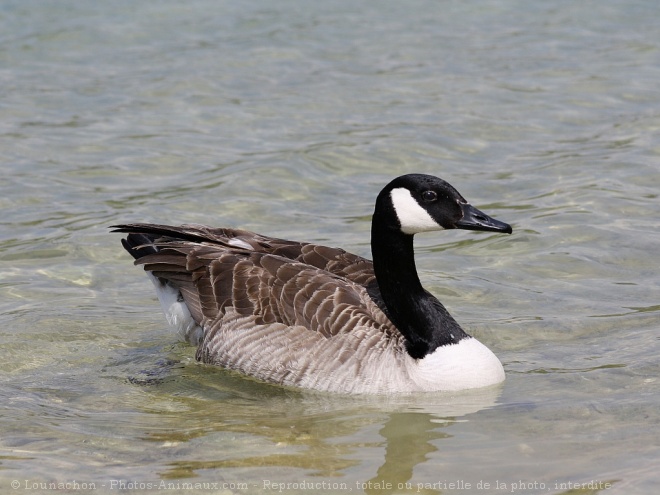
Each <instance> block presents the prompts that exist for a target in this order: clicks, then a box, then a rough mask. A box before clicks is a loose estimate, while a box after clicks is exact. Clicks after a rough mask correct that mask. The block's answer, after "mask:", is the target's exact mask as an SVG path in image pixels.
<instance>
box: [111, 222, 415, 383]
mask: <svg viewBox="0 0 660 495" xmlns="http://www.w3.org/2000/svg"><path fill="white" fill-rule="evenodd" d="M116 230H117V231H119V232H128V233H139V234H142V236H141V237H142V238H143V239H144V238H145V236H146V238H148V239H149V240H150V243H149V244H148V245H145V243H144V242H142V243H138V240H137V239H135V238H134V239H131V235H129V238H128V243H129V244H131V243H132V249H133V253H132V254H133V255H134V257H136V261H135V263H136V264H138V265H144V269H145V270H147V271H149V272H151V273H152V274H153V275H154V276H156V277H158V278H159V279H161V280H163V281H166V283H167V284H170V285H172V286H174V287H175V288H177V289H178V290H179V291H180V294H181V296H182V298H183V300H184V302H185V304H186V306H187V308H188V310H189V311H190V314H191V315H192V317H193V318H194V320H195V321H196V323H197V324H198V325H199V326H200V327H201V328H202V329H203V336H202V339H201V342H192V343H193V344H198V349H197V355H196V356H197V359H198V360H199V361H202V362H204V363H210V364H214V365H220V366H223V367H225V368H229V369H234V370H238V371H241V372H243V373H245V374H247V375H251V376H254V377H256V378H259V379H261V380H265V381H269V382H273V383H278V384H282V385H291V386H298V387H304V388H312V389H316V390H324V391H335V392H346V393H364V392H369V393H385V392H412V391H416V390H427V388H426V387H427V384H425V383H417V382H416V380H415V377H416V367H417V364H418V363H417V361H416V360H414V359H412V358H411V357H410V356H409V355H408V353H407V352H406V350H405V338H404V337H403V336H402V335H401V333H400V332H399V331H398V329H397V328H396V327H395V326H394V325H393V324H392V323H391V321H390V320H389V319H388V317H387V315H386V314H385V312H384V311H383V309H381V307H380V306H379V304H377V302H376V301H377V299H378V297H377V296H378V290H377V286H375V275H374V271H373V265H372V263H371V261H369V260H367V259H365V258H361V257H359V256H357V255H354V254H351V253H347V252H346V251H344V250H342V249H338V248H330V247H326V246H321V245H317V244H310V243H298V242H294V241H287V240H282V239H276V238H270V237H265V236H262V235H258V234H254V233H251V232H247V231H244V230H237V229H213V228H209V227H205V226H194V225H184V226H181V227H170V226H163V225H153V224H129V225H121V226H117V228H116ZM145 248H150V249H145ZM153 248H156V249H153ZM127 249H128V248H127ZM140 250H143V251H145V253H144V254H142V253H141V252H140ZM370 286H371V289H370V290H369V291H368V287H370ZM374 294H375V295H376V297H372V296H374Z"/></svg>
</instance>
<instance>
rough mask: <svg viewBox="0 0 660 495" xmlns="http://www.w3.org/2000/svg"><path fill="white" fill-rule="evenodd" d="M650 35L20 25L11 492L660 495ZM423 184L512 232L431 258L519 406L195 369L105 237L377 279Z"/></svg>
mask: <svg viewBox="0 0 660 495" xmlns="http://www.w3.org/2000/svg"><path fill="white" fill-rule="evenodd" d="M658 14H660V7H659V6H658V5H657V4H656V2H653V1H651V0H647V1H641V0H639V1H632V2H631V1H626V2H624V1H615V0H602V1H598V2H596V1H586V2H568V1H557V2H522V1H505V0H500V1H497V0H492V1H476V2H454V1H422V0H419V1H418V0H413V1H411V2H390V1H383V2H348V1H329V2H302V1H281V2H265V1H253V2H237V1H224V2H212V1H209V0H199V1H191V2H185V3H183V2H174V1H169V0H163V1H159V2H149V3H147V2H140V3H136V2H128V1H119V2H103V3H91V2H73V1H67V0H63V1H58V2H24V1H17V0H16V1H13V2H12V1H8V2H3V3H2V4H1V5H0V95H1V98H0V167H1V170H2V174H1V175H0V208H1V210H2V212H3V215H2V218H1V219H0V343H1V347H0V377H1V381H0V409H1V410H2V414H0V432H1V433H0V487H1V490H2V492H23V491H27V490H28V489H30V490H32V493H36V492H39V491H42V492H46V491H48V492H51V491H52V490H49V488H53V487H52V486H50V487H49V486H48V485H43V484H44V483H45V484H47V483H62V484H63V485H62V486H61V487H60V488H61V489H62V490H61V491H65V492H66V491H71V492H76V493H81V492H88V493H105V492H108V493H116V492H124V493H126V492H128V493H131V492H134V493H150V492H155V491H159V490H161V489H166V488H169V490H168V492H169V493H191V492H197V493H206V492H209V493H235V494H244V493H280V492H281V493H338V494H339V493H347V492H351V493H367V494H389V493H425V494H437V493H443V494H467V493H476V494H487V493H519V494H521V493H522V494H541V493H550V494H568V493H571V494H573V493H584V494H586V493H589V494H591V493H601V494H608V495H610V494H612V495H614V494H626V495H628V494H652V493H655V491H656V490H657V486H658V483H659V482H660V476H659V475H658V474H657V466H658V464H659V462H660V430H659V422H660V413H659V411H660V396H659V394H658V392H659V391H660V388H659V381H658V380H659V375H660V366H659V364H658V351H659V350H660V349H659V347H660V346H659V338H658V335H659V334H658V329H659V321H660V320H659V316H660V300H659V296H658V295H659V294H660V292H659V291H658V288H659V287H658V286H659V285H660V283H659V282H660V277H659V276H658V268H657V266H658V255H657V250H658V245H660V233H659V230H658V226H659V222H658V218H659V213H660V206H659V203H658V191H659V190H660V165H659V163H660V145H659V144H658V143H660V90H659V89H658V81H660V24H658V22H657V18H658ZM407 172H424V173H433V174H435V175H439V176H441V177H443V178H444V179H446V180H448V181H449V182H451V183H452V184H453V185H454V186H456V187H457V188H458V190H459V191H460V192H461V193H462V194H463V195H464V196H465V197H466V198H467V199H468V200H470V201H471V202H472V203H473V204H475V205H476V206H478V207H479V208H481V209H483V210H484V211H486V212H488V213H490V214H492V215H493V216H495V217H497V218H499V219H501V220H504V221H506V222H509V223H511V224H512V225H513V227H514V234H513V235H512V236H501V235H491V234H487V233H474V232H445V233H437V234H426V235H424V236H418V237H419V239H418V240H417V244H416V246H417V260H418V268H419V270H420V275H421V277H422V279H423V281H424V283H425V285H426V287H427V288H428V289H429V290H431V291H432V292H433V293H435V294H436V295H437V296H438V297H439V298H440V299H441V300H442V301H443V302H444V303H445V305H446V306H447V307H448V309H449V310H450V311H451V312H452V314H453V315H454V316H455V317H456V318H457V320H458V321H459V322H460V323H461V324H462V325H463V326H464V328H465V329H466V330H467V331H468V332H470V333H471V334H473V335H475V336H476V337H478V338H479V339H480V340H481V341H482V342H484V343H485V344H486V345H488V346H489V347H490V348H491V349H493V350H494V352H495V353H496V354H497V355H498V356H499V357H500V359H501V360H502V361H503V363H504V366H505V369H506V372H507V380H506V382H505V383H504V384H503V386H502V387H500V388H496V389H489V390H482V391H474V392H470V393H465V394H455V395H450V396H448V395H443V394H436V395H430V396H426V395H422V396H414V397H405V398H389V399H388V398H359V397H353V398H351V397H336V396H328V395H324V394H313V393H308V392H300V391H291V390H284V389H281V388H278V387H275V386H270V385H264V384H260V383H257V382H255V381H252V380H249V379H245V378H242V377H240V376H237V375H235V374H232V373H228V372H226V371H223V370H221V369H211V368H209V367H206V366H201V365H199V364H197V363H196V362H195V361H194V349H191V348H190V347H188V346H186V345H184V344H181V343H179V342H177V340H176V337H175V336H174V335H173V334H172V333H171V332H170V331H169V329H168V328H167V325H166V323H165V320H164V318H163V317H162V315H161V314H160V309H159V305H158V303H157V301H156V300H155V297H154V294H153V293H152V288H151V286H150V283H149V282H148V280H147V279H146V277H145V276H144V274H143V273H142V272H141V270H140V269H138V268H135V267H133V266H132V265H131V260H130V259H129V257H128V255H126V254H125V253H124V251H123V249H122V248H121V246H120V244H119V236H118V235H116V234H114V235H112V234H109V233H108V231H107V227H108V226H109V225H112V224H115V223H120V222H131V221H154V222H171V223H186V222H188V223H189V222H197V223H205V224H211V225H217V226H222V225H229V226H238V227H243V228H248V229H251V230H255V231H258V232H262V233H264V234H270V235H276V236H280V237H287V238H292V239H300V240H309V241H316V242H323V243H327V244H331V245H337V246H342V247H344V248H346V249H348V250H350V251H353V252H356V253H358V254H361V255H364V256H369V243H368V240H369V221H370V215H371V211H372V208H373V201H374V198H375V196H376V194H377V193H378V191H379V190H380V188H381V187H382V186H383V185H384V184H385V183H387V182H388V181H389V180H390V179H391V178H393V177H394V176H396V175H399V174H402V173H407ZM12 483H17V485H15V486H16V487H17V488H15V487H14V485H12ZM75 483H78V486H76V485H75ZM163 483H165V485H162V484H163ZM170 483H171V485H168V484H170ZM186 483H189V484H186ZM195 483H200V485H199V486H196V485H195ZM287 483H288V484H289V485H287ZM67 484H68V485H67ZM214 484H215V485H214ZM576 484H577V485H578V487H579V488H580V490H581V491H571V490H574V489H575V488H576ZM583 484H584V485H583ZM55 488H57V486H55ZM12 489H13V490H12Z"/></svg>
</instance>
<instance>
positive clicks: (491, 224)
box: [456, 203, 513, 234]
mask: <svg viewBox="0 0 660 495" xmlns="http://www.w3.org/2000/svg"><path fill="white" fill-rule="evenodd" d="M461 209H462V210H463V218H461V219H460V220H459V221H458V222H456V228H457V229H465V230H486V231H488V232H502V233H504V234H510V233H511V232H513V229H512V228H511V225H509V224H508V223H504V222H500V221H499V220H495V219H494V218H491V217H489V216H488V215H486V214H485V213H483V212H482V211H479V210H477V209H476V208H475V207H474V206H472V205H470V204H468V203H464V204H461Z"/></svg>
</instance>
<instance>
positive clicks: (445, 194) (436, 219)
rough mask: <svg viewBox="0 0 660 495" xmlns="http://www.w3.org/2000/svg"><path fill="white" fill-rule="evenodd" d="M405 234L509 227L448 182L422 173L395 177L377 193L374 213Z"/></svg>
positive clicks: (507, 229)
mask: <svg viewBox="0 0 660 495" xmlns="http://www.w3.org/2000/svg"><path fill="white" fill-rule="evenodd" d="M379 213H380V214H384V215H386V216H387V217H390V221H388V222H387V223H388V224H389V226H390V227H391V228H395V229H397V230H399V231H400V232H402V233H403V234H406V235H414V234H417V233H420V232H429V231H435V230H445V229H464V230H482V231H490V232H502V233H506V234H510V233H511V232H512V229H511V226H510V225H509V224H506V223H504V222H500V221H499V220H495V219H494V218H492V217H490V216H488V215H486V214H485V213H483V212H482V211H480V210H478V209H477V208H475V207H474V206H472V205H471V204H469V203H468V202H467V201H466V200H465V198H463V196H461V194H460V193H459V192H458V191H457V190H456V189H455V188H454V187H453V186H452V185H451V184H449V183H448V182H446V181H444V180H442V179H440V178H438V177H434V176H432V175H425V174H408V175H402V176H400V177H397V178H396V179H394V180H393V181H392V182H390V183H389V184H388V185H387V186H385V188H384V189H383V190H382V191H381V193H380V194H379V195H378V198H377V200H376V214H379Z"/></svg>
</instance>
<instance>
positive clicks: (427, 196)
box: [422, 191, 438, 203]
mask: <svg viewBox="0 0 660 495" xmlns="http://www.w3.org/2000/svg"><path fill="white" fill-rule="evenodd" d="M422 199H423V200H424V201H426V202H427V203H432V202H433V201H437V199H438V193H437V192H435V191H424V192H423V193H422Z"/></svg>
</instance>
